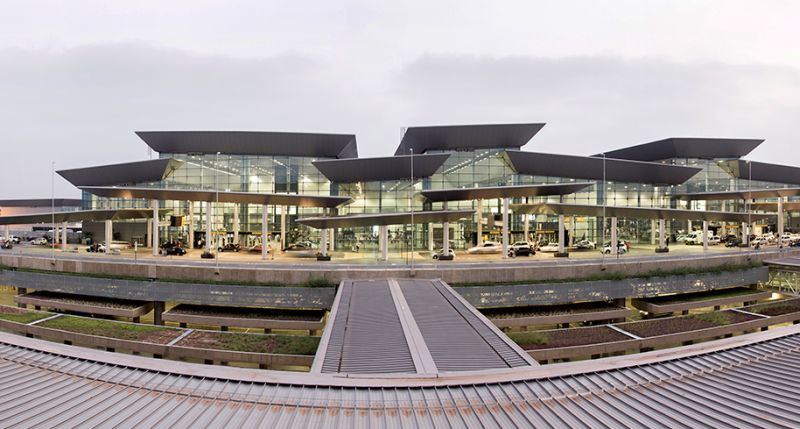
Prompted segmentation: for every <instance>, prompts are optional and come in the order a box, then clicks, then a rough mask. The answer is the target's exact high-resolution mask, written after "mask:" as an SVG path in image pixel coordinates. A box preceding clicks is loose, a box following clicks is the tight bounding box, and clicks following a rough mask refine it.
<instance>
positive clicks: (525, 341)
mask: <svg viewBox="0 0 800 429" xmlns="http://www.w3.org/2000/svg"><path fill="white" fill-rule="evenodd" d="M508 336H509V338H511V339H512V340H514V341H515V342H516V343H517V344H519V346H520V347H522V348H523V349H524V350H538V349H555V348H562V347H573V346H584V345H591V344H597V343H609V342H615V341H625V340H629V339H631V337H629V336H627V335H625V334H623V333H621V332H617V331H615V330H613V329H611V328H609V327H607V326H597V327H591V328H571V329H555V330H551V331H537V332H521V333H512V334H509V335H508Z"/></svg>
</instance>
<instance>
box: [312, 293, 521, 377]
mask: <svg viewBox="0 0 800 429" xmlns="http://www.w3.org/2000/svg"><path fill="white" fill-rule="evenodd" d="M330 320H331V322H330V323H329V325H328V327H327V328H326V330H325V332H324V334H323V337H322V341H321V343H320V347H319V350H318V352H317V356H316V358H315V360H314V365H313V366H312V369H311V370H312V372H316V373H325V374H331V373H345V374H411V373H417V374H438V373H442V372H452V371H479V370H485V369H501V368H515V367H524V366H531V365H536V362H535V361H533V359H531V358H530V357H529V356H528V354H527V353H525V352H524V351H523V350H522V349H520V348H519V347H518V346H517V345H516V344H514V343H513V342H511V341H510V340H509V339H508V338H507V337H506V336H505V335H503V334H502V333H501V332H500V331H499V330H498V329H497V328H496V327H495V326H494V325H493V324H492V323H491V322H489V321H488V320H487V319H486V318H485V317H484V316H483V315H481V314H480V313H479V312H478V311H477V310H475V309H474V308H473V307H472V306H471V305H469V304H468V303H467V302H466V301H465V300H464V299H463V298H461V297H460V296H459V295H458V293H456V292H455V291H453V290H452V288H450V287H449V286H448V285H447V284H446V283H444V282H442V281H441V280H424V279H423V280H417V279H399V280H396V279H385V280H346V281H344V282H342V284H341V286H340V288H339V291H338V293H337V296H336V300H335V302H334V306H333V310H332V313H331V317H330Z"/></svg>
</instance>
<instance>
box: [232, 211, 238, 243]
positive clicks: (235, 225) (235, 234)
mask: <svg viewBox="0 0 800 429" xmlns="http://www.w3.org/2000/svg"><path fill="white" fill-rule="evenodd" d="M233 244H239V203H234V204H233Z"/></svg>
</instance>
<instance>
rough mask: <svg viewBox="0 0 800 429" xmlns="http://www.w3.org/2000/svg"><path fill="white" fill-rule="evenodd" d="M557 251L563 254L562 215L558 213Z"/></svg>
mask: <svg viewBox="0 0 800 429" xmlns="http://www.w3.org/2000/svg"><path fill="white" fill-rule="evenodd" d="M558 253H559V255H563V254H564V215H563V214H561V215H558Z"/></svg>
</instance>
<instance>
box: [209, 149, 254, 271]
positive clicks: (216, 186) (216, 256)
mask: <svg viewBox="0 0 800 429" xmlns="http://www.w3.org/2000/svg"><path fill="white" fill-rule="evenodd" d="M214 163H215V165H216V168H217V171H216V172H214V191H215V194H216V200H217V203H216V204H215V205H214V224H215V225H217V215H218V214H219V183H218V180H217V177H218V176H219V174H218V173H219V152H217V156H216V159H215V161H214ZM217 232H219V226H218V225H217ZM217 237H219V235H217ZM261 245H262V246H263V245H264V244H263V243H262V244H261ZM217 247H219V244H217ZM214 265H215V270H216V272H217V274H219V249H217V251H216V252H214Z"/></svg>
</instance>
